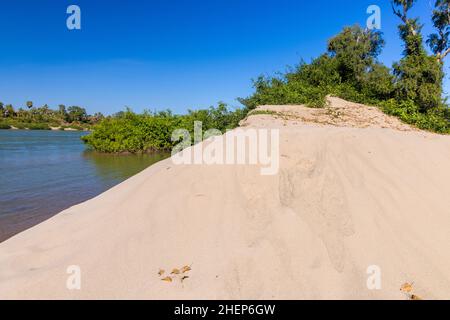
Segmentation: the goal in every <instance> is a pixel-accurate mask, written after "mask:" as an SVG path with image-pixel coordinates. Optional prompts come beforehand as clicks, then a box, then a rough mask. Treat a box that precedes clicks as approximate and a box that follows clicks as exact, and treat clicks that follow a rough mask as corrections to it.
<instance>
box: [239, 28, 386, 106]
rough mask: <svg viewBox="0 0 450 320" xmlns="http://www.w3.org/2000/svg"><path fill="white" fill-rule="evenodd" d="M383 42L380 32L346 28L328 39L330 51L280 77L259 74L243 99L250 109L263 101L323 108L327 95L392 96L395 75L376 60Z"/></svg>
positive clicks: (355, 99) (345, 96)
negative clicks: (251, 93)
mask: <svg viewBox="0 0 450 320" xmlns="http://www.w3.org/2000/svg"><path fill="white" fill-rule="evenodd" d="M383 45H384V40H383V38H382V36H381V34H380V33H379V32H375V31H370V30H364V29H362V28H361V27H359V26H353V27H347V28H344V30H343V31H342V32H341V33H340V34H339V35H337V36H336V37H334V38H332V39H331V40H330V41H329V44H328V53H326V54H323V55H321V56H320V57H319V58H317V59H314V60H313V61H312V62H311V63H310V64H306V63H304V62H302V63H301V64H300V65H299V66H298V67H297V68H296V69H295V70H293V71H291V72H288V73H286V74H285V75H282V76H280V77H273V78H267V77H259V78H258V79H257V80H256V81H255V82H254V87H255V91H256V92H255V93H254V94H253V95H252V96H250V97H248V98H245V99H240V101H241V103H242V104H244V105H245V106H246V107H247V108H248V109H250V110H251V109H254V108H255V107H256V106H258V105H264V104H272V105H277V104H306V105H308V106H311V107H323V106H325V97H326V95H327V94H335V95H338V96H341V97H343V98H345V99H350V100H353V101H359V102H363V101H364V102H365V101H367V100H370V101H373V100H378V99H387V98H391V96H392V94H393V89H394V87H393V80H394V78H393V76H392V75H391V74H390V72H389V69H388V68H386V67H384V66H383V65H381V64H379V63H377V62H376V58H377V56H378V55H379V54H380V52H381V49H382V47H383Z"/></svg>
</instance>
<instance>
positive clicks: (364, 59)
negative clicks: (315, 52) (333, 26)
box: [328, 26, 385, 85]
mask: <svg viewBox="0 0 450 320" xmlns="http://www.w3.org/2000/svg"><path fill="white" fill-rule="evenodd" d="M384 44H385V42H384V40H383V37H382V35H381V33H380V32H378V31H371V30H368V29H362V28H361V27H359V26H353V27H346V28H344V30H343V31H342V32H341V33H340V34H338V35H337V36H335V37H334V38H332V39H331V40H330V41H329V42H328V53H329V54H330V56H331V57H333V58H334V60H335V64H336V65H337V70H338V72H339V75H340V78H341V81H342V82H346V83H353V84H355V85H357V84H358V83H360V81H361V80H362V78H363V77H364V75H365V73H366V72H367V70H368V69H369V68H371V67H372V66H373V65H374V63H375V60H376V58H377V57H378V55H379V54H380V53H381V50H382V48H383V46H384Z"/></svg>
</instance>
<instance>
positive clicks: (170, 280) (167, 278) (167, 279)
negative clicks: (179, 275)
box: [161, 277, 172, 282]
mask: <svg viewBox="0 0 450 320" xmlns="http://www.w3.org/2000/svg"><path fill="white" fill-rule="evenodd" d="M161 281H166V282H172V278H171V277H165V278H163V279H161Z"/></svg>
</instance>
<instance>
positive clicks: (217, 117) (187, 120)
mask: <svg viewBox="0 0 450 320" xmlns="http://www.w3.org/2000/svg"><path fill="white" fill-rule="evenodd" d="M244 116H245V112H244V111H243V110H241V109H238V110H236V111H230V110H228V108H227V107H226V105H224V104H219V106H218V107H217V108H213V107H211V108H210V109H206V110H197V111H189V112H188V114H187V115H174V114H172V113H171V112H170V111H163V112H157V113H151V112H144V113H143V114H136V113H134V112H132V111H131V110H127V111H125V112H121V113H119V114H118V115H116V116H114V117H107V118H105V119H103V120H102V121H101V122H100V123H99V124H97V125H96V126H94V128H93V131H92V132H91V133H90V134H89V135H86V136H84V137H82V140H83V141H84V142H86V143H87V144H88V145H89V146H91V147H92V148H94V149H95V150H97V151H100V152H111V153H123V152H131V153H139V152H147V151H162V150H169V149H171V148H172V147H173V146H174V145H175V144H176V143H177V142H172V140H171V139H172V133H173V132H174V131H175V130H176V129H186V130H188V131H189V132H190V133H191V137H192V139H193V138H194V135H193V131H194V122H195V121H201V122H202V129H203V130H204V131H205V130H208V129H217V130H220V131H222V132H224V131H225V130H227V129H232V128H234V127H236V126H238V124H239V121H240V120H241V119H242V118H243V117H244Z"/></svg>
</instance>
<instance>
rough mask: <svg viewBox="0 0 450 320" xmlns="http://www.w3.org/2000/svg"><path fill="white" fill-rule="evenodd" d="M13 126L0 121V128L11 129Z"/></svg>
mask: <svg viewBox="0 0 450 320" xmlns="http://www.w3.org/2000/svg"><path fill="white" fill-rule="evenodd" d="M10 128H11V126H10V125H9V124H7V123H0V129H10Z"/></svg>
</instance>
